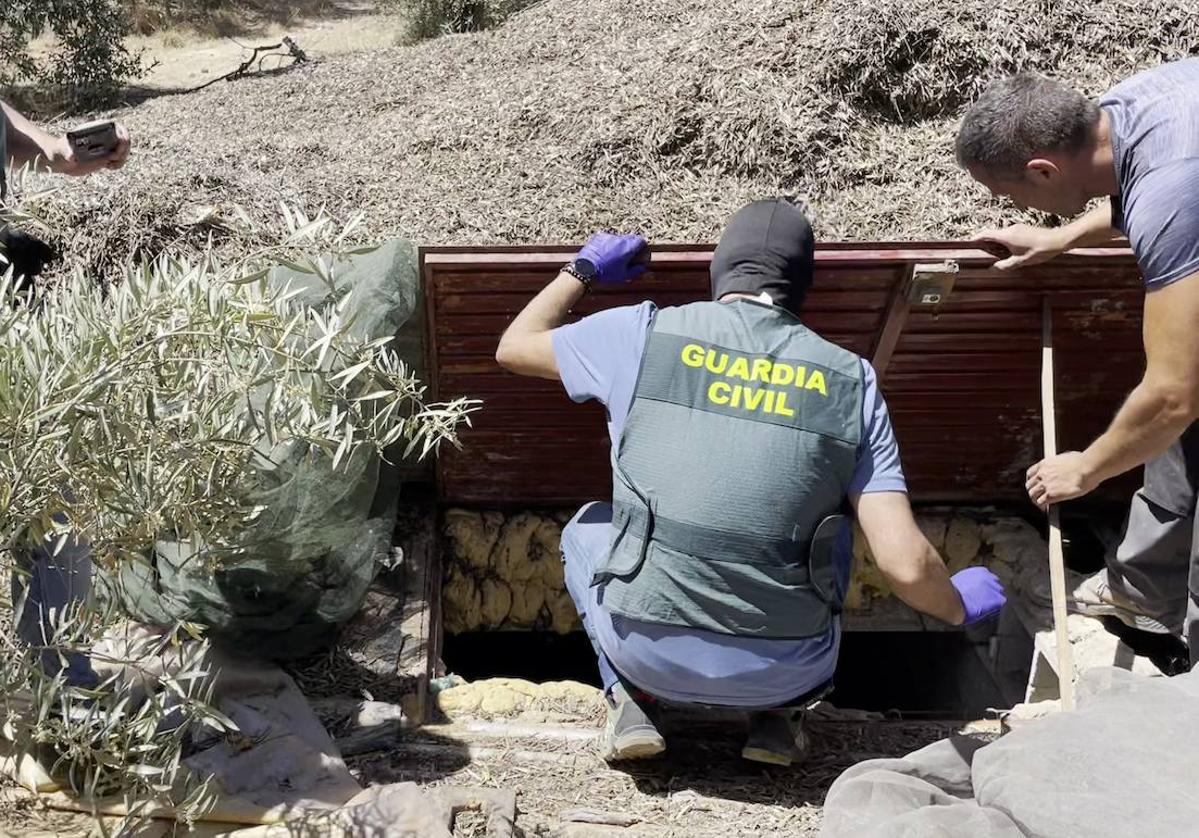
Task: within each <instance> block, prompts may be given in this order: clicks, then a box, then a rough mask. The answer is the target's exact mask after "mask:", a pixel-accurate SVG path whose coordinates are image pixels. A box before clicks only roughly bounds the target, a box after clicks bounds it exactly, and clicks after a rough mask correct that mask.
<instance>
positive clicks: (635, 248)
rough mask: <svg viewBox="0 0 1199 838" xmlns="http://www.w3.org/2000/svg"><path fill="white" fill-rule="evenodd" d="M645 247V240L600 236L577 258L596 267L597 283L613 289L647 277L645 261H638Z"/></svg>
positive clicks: (589, 243) (611, 235)
mask: <svg viewBox="0 0 1199 838" xmlns="http://www.w3.org/2000/svg"><path fill="white" fill-rule="evenodd" d="M645 247H646V241H645V239H644V238H642V237H641V236H635V235H626V236H617V235H613V234H612V233H596V234H595V235H594V236H592V237H591V238H590V239H588V241H587V244H585V245H583V249H582V250H580V251H579V255H578V256H577V257H575V258H576V259H581V260H585V261H587V262H590V263H591V264H592V265H595V281H596V282H599V283H602V284H605V285H610V284H615V283H620V282H628V281H629V280H630V279H632V278H633V277H635V276H638V275H640V274H643V273H645V270H646V267H647V265H646V264H645V261H644V260H643V261H640V262H638V261H635V260H637V258H638V257H639V256H641V255H642V251H644V250H645Z"/></svg>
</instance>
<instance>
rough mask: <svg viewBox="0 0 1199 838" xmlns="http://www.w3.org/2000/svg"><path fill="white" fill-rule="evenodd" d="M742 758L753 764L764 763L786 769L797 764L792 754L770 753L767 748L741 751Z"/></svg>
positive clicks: (746, 748) (745, 748)
mask: <svg viewBox="0 0 1199 838" xmlns="http://www.w3.org/2000/svg"><path fill="white" fill-rule="evenodd" d="M741 758H742V759H748V760H749V761H751V762H762V763H765V764H766V765H778V766H782V767H784V768H786V767H787V766H790V765H792V764H793V763H794V762H795V758H794V757H793V756H791V755H790V754H780V753H778V752H777V751H768V750H766V749H765V748H751V747H749V746H746V747H744V748H742V749H741Z"/></svg>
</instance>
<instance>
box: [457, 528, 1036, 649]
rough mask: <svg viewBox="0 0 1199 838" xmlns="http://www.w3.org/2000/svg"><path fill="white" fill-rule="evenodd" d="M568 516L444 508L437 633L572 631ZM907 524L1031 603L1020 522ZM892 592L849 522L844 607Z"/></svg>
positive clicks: (1028, 541) (1030, 552)
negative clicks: (566, 569) (564, 544)
mask: <svg viewBox="0 0 1199 838" xmlns="http://www.w3.org/2000/svg"><path fill="white" fill-rule="evenodd" d="M569 516H570V513H569V512H562V513H549V514H541V513H532V512H521V513H517V514H513V515H505V514H503V513H499V512H477V511H471V510H462V509H452V510H449V511H448V512H447V513H446V518H445V535H446V549H445V550H444V551H443V571H444V574H445V575H444V587H443V589H442V614H443V626H444V629H445V631H447V632H449V633H451V634H458V633H462V632H467V631H481V630H495V629H540V630H549V631H555V632H559V633H566V632H570V631H574V630H576V629H579V628H581V626H580V624H579V619H578V615H577V613H576V612H575V608H574V603H572V602H571V600H570V596H569V594H567V593H566V589H565V583H564V580H563V574H562V559H561V554H560V548H559V542H560V540H561V537H562V525H563V523H565V522H566V521H568V520H569ZM916 523H917V525H918V526H919V527H920V530H921V532H923V533H924V534H925V536H926V537H927V538H928V540H929V541H930V542H931V543H932V545H933V546H934V547H935V548H936V549H937V551H938V552H939V553H940V554H941V556H942V557H943V558H944V559H945V562H946V564H947V565H948V567H949V570H950V572H957V571H959V570H961V569H963V568H965V567H969V566H971V565H977V564H985V565H986V566H988V567H990V568H991V569H992V570H993V571H995V573H996V574H997V575H998V576H999V577H1000V579H1001V580H1003V582H1004V584H1005V585H1012V584H1013V583H1016V584H1017V587H1022V588H1030V590H1028V591H1027V592H1026V593H1027V594H1029V595H1031V596H1032V597H1033V598H1034V599H1041V598H1043V599H1046V600H1047V599H1048V591H1047V590H1045V591H1043V592H1042V591H1040V590H1039V588H1040V587H1042V583H1041V581H1040V578H1041V576H1043V574H1041V575H1040V576H1038V575H1035V574H1034V575H1032V576H1030V575H1028V573H1026V570H1027V569H1028V568H1035V567H1040V566H1042V565H1044V563H1045V561H1046V557H1047V555H1048V552H1047V550H1048V548H1047V547H1046V544H1045V540H1044V539H1043V538H1042V537H1041V535H1040V533H1038V532H1037V531H1036V530H1035V529H1034V528H1033V527H1032V526H1030V525H1029V524H1028V523H1026V522H1025V521H1023V520H1021V519H1019V518H1014V517H1005V516H1001V515H999V514H997V512H996V511H995V510H993V509H987V508H973V507H971V508H960V507H954V508H931V509H927V510H922V511H921V512H920V514H919V515H917V517H916ZM891 596H893V593H892V591H891V588H890V586H889V585H888V584H887V581H886V579H884V578H883V575H882V572H881V571H879V569H878V566H877V564H876V563H875V560H874V556H873V555H872V553H871V551H870V547H869V545H868V544H867V543H866V539H865V537H864V536H863V534H862V531H861V528H860V527H858V526H857V524H855V525H854V528H853V574H852V576H851V580H850V585H849V590H848V592H847V596H846V602H845V608H846V610H847V611H851V612H854V611H856V612H868V611H869V610H870V609H871V607H872V603H873V602H875V601H876V600H880V599H885V598H887V597H891Z"/></svg>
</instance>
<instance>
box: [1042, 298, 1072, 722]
mask: <svg viewBox="0 0 1199 838" xmlns="http://www.w3.org/2000/svg"><path fill="white" fill-rule="evenodd" d="M1041 428H1042V431H1043V436H1044V439H1045V457H1046V458H1048V457H1053V456H1055V455H1056V454H1057V413H1056V407H1055V400H1054V395H1053V309H1052V307H1051V306H1050V305H1049V298H1048V297H1045V298H1044V300H1043V301H1042V309H1041ZM1049 589H1050V593H1051V595H1052V597H1053V630H1054V633H1055V635H1056V637H1057V679H1058V689H1059V691H1060V693H1061V697H1062V709H1063V710H1073V709H1074V654H1073V650H1072V649H1071V648H1070V632H1069V629H1068V628H1067V626H1066V560H1065V556H1064V554H1063V552H1062V527H1061V518H1060V515H1059V513H1058V508H1057V507H1056V506H1051V507H1049Z"/></svg>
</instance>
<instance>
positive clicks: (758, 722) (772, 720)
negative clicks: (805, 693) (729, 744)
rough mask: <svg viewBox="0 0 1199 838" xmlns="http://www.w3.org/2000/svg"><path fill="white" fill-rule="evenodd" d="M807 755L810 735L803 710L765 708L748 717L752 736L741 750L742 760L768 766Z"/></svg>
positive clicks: (787, 763)
mask: <svg viewBox="0 0 1199 838" xmlns="http://www.w3.org/2000/svg"><path fill="white" fill-rule="evenodd" d="M807 755H808V734H807V732H806V731H804V725H803V711H802V710H794V709H779V710H764V711H761V712H758V713H751V714H750V716H749V737H748V738H747V739H746V740H745V747H744V748H742V749H741V757H742V758H743V759H748V760H753V761H754V762H764V763H766V764H767V765H792V764H794V763H797V762H802V761H803V760H804V759H805V758H806V757H807Z"/></svg>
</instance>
